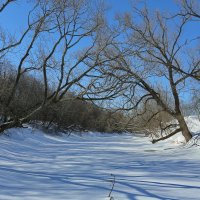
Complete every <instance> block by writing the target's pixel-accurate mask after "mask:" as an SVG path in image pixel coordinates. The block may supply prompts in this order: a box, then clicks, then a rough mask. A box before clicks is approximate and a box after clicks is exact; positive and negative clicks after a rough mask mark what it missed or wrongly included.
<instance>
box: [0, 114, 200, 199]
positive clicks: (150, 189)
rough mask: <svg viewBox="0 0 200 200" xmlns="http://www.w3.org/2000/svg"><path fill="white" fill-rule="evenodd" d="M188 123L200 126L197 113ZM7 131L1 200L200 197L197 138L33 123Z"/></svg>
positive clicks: (0, 141)
mask: <svg viewBox="0 0 200 200" xmlns="http://www.w3.org/2000/svg"><path fill="white" fill-rule="evenodd" d="M188 123H189V124H190V128H191V129H192V131H193V132H196V133H199V132H200V123H199V121H198V120H197V119H196V118H195V117H189V118H188ZM7 134H8V135H3V136H1V137H0V199H1V200H8V199H9V200H16V199H17V200H23V199H25V200H30V199H31V200H38V199H42V200H44V199H46V200H51V199H54V200H61V199H62V200H110V199H112V200H135V199H136V200H157V199H162V200H185V199H187V200H199V199H200V147H198V146H197V145H192V144H193V143H192V142H191V143H189V144H187V145H185V146H183V144H177V143H178V142H177V141H176V140H174V139H173V140H172V139H171V140H168V141H165V142H160V143H158V144H154V145H153V144H151V143H150V142H149V140H148V138H145V137H136V136H131V135H128V134H125V135H117V134H112V135H111V134H104V135H102V134H98V133H96V134H95V133H84V134H82V136H81V135H76V134H71V135H70V136H69V137H67V136H50V135H46V134H43V133H42V132H41V131H39V130H37V129H33V128H27V129H21V128H18V129H11V130H9V131H8V132H7ZM111 174H112V175H111ZM114 178H115V184H114V189H113V191H112V192H111V188H112V187H113V183H114ZM110 192H111V195H110V197H108V195H109V193H110Z"/></svg>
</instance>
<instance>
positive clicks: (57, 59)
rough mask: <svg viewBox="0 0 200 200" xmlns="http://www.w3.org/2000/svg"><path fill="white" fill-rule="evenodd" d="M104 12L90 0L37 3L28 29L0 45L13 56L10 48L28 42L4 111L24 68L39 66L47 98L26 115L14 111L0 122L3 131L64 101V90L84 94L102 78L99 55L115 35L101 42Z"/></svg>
mask: <svg viewBox="0 0 200 200" xmlns="http://www.w3.org/2000/svg"><path fill="white" fill-rule="evenodd" d="M103 12H104V8H103V6H102V5H101V4H99V6H98V7H97V6H94V5H93V4H92V3H91V2H90V1H87V0H73V1H71V0H70V1H69V0H65V1H59V2H58V1H56V0H55V1H54V0H52V1H46V0H44V1H43V0H39V1H37V2H36V5H35V6H34V8H33V9H32V10H31V12H30V13H29V16H28V29H27V30H26V31H25V32H24V34H23V35H22V37H21V39H20V40H19V41H17V42H15V43H10V44H5V46H3V47H1V51H2V52H6V54H5V55H6V56H7V57H9V53H10V52H8V51H7V50H10V49H13V48H16V49H17V48H20V47H21V45H22V41H24V42H23V49H24V53H23V54H21V52H20V54H19V55H18V56H19V57H20V60H19V64H18V66H17V74H16V77H15V81H14V83H13V86H12V90H11V92H10V95H9V97H8V99H7V100H6V101H5V106H4V107H5V109H6V110H5V113H6V112H7V110H9V107H10V105H11V104H12V102H13V99H14V98H15V94H16V91H17V88H18V85H19V82H20V79H21V77H22V75H23V74H24V73H28V72H31V71H32V72H33V71H37V73H38V76H41V77H42V80H43V85H44V94H43V100H42V102H40V103H36V105H35V108H34V109H32V110H31V111H30V112H29V113H28V114H27V115H26V116H23V117H19V116H13V117H11V119H10V120H8V121H6V122H4V123H3V124H1V125H0V132H3V131H4V130H6V129H8V128H12V127H15V126H20V125H22V123H23V122H26V121H28V120H29V119H30V118H31V116H33V115H34V114H36V113H37V112H39V111H40V110H41V109H43V108H44V107H45V106H48V105H50V104H54V103H58V102H60V101H62V100H65V98H66V94H67V93H68V92H70V91H72V90H73V91H76V94H75V97H76V98H82V96H83V94H86V89H87V88H89V87H90V85H91V84H92V83H93V82H94V81H96V79H97V77H98V69H99V68H100V67H101V66H102V65H103V63H104V62H107V60H102V59H100V55H101V53H102V52H103V50H104V49H105V48H106V47H107V46H109V44H110V40H111V39H110V38H109V39H107V40H106V41H104V43H103V44H101V45H100V42H99V41H100V40H99V32H100V30H101V29H103V27H104V25H105V21H104V14H103ZM4 41H5V40H4ZM5 43H6V42H5ZM2 44H3V43H2ZM81 44H82V48H81V49H80V45H81ZM11 53H13V52H11ZM14 54H15V55H16V51H14Z"/></svg>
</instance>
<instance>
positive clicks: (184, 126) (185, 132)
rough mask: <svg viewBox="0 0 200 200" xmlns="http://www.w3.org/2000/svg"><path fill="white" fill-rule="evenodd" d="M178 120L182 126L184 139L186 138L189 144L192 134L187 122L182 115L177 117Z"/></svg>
mask: <svg viewBox="0 0 200 200" xmlns="http://www.w3.org/2000/svg"><path fill="white" fill-rule="evenodd" d="M176 118H177V120H178V123H179V125H180V130H181V132H182V135H183V137H184V138H185V140H186V142H188V141H189V140H190V139H191V138H192V134H191V132H190V131H189V129H188V126H187V124H186V122H185V119H184V117H183V115H182V114H179V115H177V117H176Z"/></svg>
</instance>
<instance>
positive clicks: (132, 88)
mask: <svg viewBox="0 0 200 200" xmlns="http://www.w3.org/2000/svg"><path fill="white" fill-rule="evenodd" d="M118 19H119V24H120V26H121V27H122V29H121V33H122V34H121V37H120V42H119V44H115V45H113V47H112V50H110V51H109V53H108V52H105V56H106V57H109V56H110V54H111V53H114V54H118V55H120V54H121V56H119V57H118V59H116V60H115V61H113V62H110V64H109V66H107V70H106V71H104V74H107V75H108V77H112V78H110V79H109V80H110V81H111V80H112V79H113V80H115V81H119V82H120V86H121V87H124V88H127V89H128V90H126V92H124V93H123V94H122V96H123V97H124V99H125V100H124V101H123V102H124V106H123V107H122V108H123V109H124V110H127V111H129V112H130V111H131V110H137V111H140V113H138V112H137V114H139V115H141V114H143V113H145V112H147V111H149V112H151V111H150V110H148V109H147V108H148V104H149V102H154V103H156V104H157V110H154V111H153V112H152V114H151V115H150V117H149V119H148V122H151V121H152V120H155V119H156V118H158V116H159V115H160V113H167V114H168V115H170V116H172V117H173V118H174V119H175V120H176V121H175V122H173V123H170V124H169V123H168V124H166V123H165V124H164V123H162V121H160V129H161V134H160V136H159V138H152V142H153V143H155V142H158V141H160V140H165V139H167V138H169V137H171V136H173V135H175V134H176V133H178V132H182V135H183V136H184V138H185V140H186V141H189V140H190V139H191V137H192V134H191V133H190V130H189V129H188V126H187V124H186V122H185V119H184V116H183V112H182V103H181V102H182V96H184V95H187V92H186V91H190V90H191V88H192V87H193V86H194V87H196V88H199V70H200V68H199V67H200V65H199V51H194V50H192V49H194V48H198V45H197V44H198V43H197V42H196V41H197V40H196V39H194V38H186V37H185V36H184V31H185V28H187V24H188V23H190V16H187V15H186V16H184V17H181V18H178V19H177V18H176V19H174V18H170V19H169V18H167V17H165V16H162V15H161V14H160V13H159V12H154V13H151V12H150V11H149V10H148V9H147V7H146V6H144V8H143V9H139V8H137V7H133V12H132V13H131V14H125V15H124V16H123V17H122V16H120V17H119V18H118ZM135 19H137V20H135ZM122 38H125V39H124V40H123V41H122ZM195 46H196V47H195ZM141 110H142V112H141Z"/></svg>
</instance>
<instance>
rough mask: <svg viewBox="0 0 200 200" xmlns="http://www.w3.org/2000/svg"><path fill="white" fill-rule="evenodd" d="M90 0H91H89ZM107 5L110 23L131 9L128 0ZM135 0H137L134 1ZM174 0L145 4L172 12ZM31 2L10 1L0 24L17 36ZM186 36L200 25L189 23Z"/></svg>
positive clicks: (152, 0)
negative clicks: (116, 14) (118, 15)
mask: <svg viewBox="0 0 200 200" xmlns="http://www.w3.org/2000/svg"><path fill="white" fill-rule="evenodd" d="M91 1H92V0H91ZM105 2H106V4H107V5H108V7H109V10H108V19H109V21H110V22H111V23H112V20H113V19H114V16H115V13H124V12H126V11H130V10H131V4H130V0H105ZM135 2H137V0H136V1H135ZM175 2H176V1H175V0H146V3H147V6H148V7H149V8H150V9H152V10H160V11H161V12H174V11H175V10H176V8H177V7H176V3H175ZM30 8H31V4H30V3H29V4H28V3H27V1H26V0H18V1H17V2H15V3H11V4H10V5H9V6H8V7H7V8H6V10H5V11H4V12H3V13H0V26H2V27H3V28H4V29H6V30H8V32H11V34H15V35H16V36H18V34H19V32H21V31H22V30H23V29H24V27H26V26H27V14H28V11H29V10H30ZM189 26H190V27H189V28H188V29H187V31H186V36H195V35H197V34H198V35H200V34H199V33H200V27H199V25H198V26H196V24H190V25H189Z"/></svg>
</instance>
